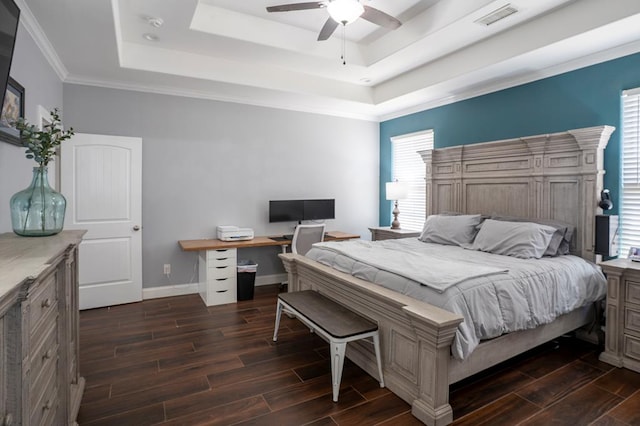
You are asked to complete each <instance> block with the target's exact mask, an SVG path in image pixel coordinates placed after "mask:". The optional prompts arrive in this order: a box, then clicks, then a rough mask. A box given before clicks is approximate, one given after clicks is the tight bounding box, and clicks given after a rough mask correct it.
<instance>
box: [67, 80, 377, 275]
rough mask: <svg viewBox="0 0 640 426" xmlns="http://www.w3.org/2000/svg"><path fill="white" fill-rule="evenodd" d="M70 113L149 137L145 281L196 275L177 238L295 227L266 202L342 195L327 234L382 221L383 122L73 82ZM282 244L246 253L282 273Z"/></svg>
mask: <svg viewBox="0 0 640 426" xmlns="http://www.w3.org/2000/svg"><path fill="white" fill-rule="evenodd" d="M64 118H65V124H66V125H67V126H73V127H74V129H75V130H76V131H77V132H81V133H97V134H108V135H121V136H137V137H142V139H143V142H142V158H143V160H142V162H143V165H142V194H143V195H142V218H143V220H142V221H143V238H142V265H143V270H142V273H143V286H144V287H157V286H163V285H169V284H185V283H189V282H195V281H197V273H195V274H194V270H195V269H194V266H195V264H196V262H197V254H196V253H193V252H192V253H186V252H183V251H181V250H180V248H179V246H178V240H184V239H197V238H212V237H215V227H216V225H238V226H243V227H251V228H253V229H254V231H255V234H256V235H272V234H283V233H292V232H293V225H294V224H292V223H284V224H269V223H268V217H267V213H268V201H269V200H270V199H289V198H335V199H336V219H334V220H328V221H327V229H328V230H342V231H347V232H353V233H358V234H360V235H362V236H363V237H364V238H368V235H369V232H368V230H367V227H368V226H374V225H376V224H377V223H378V209H377V206H378V167H379V163H378V139H379V130H378V124H377V123H373V122H367V121H359V120H351V119H343V118H337V117H329V116H323V115H316V114H309V113H300V112H292V111H285V110H279V109H272V108H264V107H255V106H249V105H242V104H234V103H226V102H217V101H209V100H201V99H191V98H183V97H176V96H166V95H158V94H151V93H142V92H135V91H124V90H116V89H105V88H97V87H89V86H81V85H71V84H65V85H64ZM278 252H279V249H278V248H260V249H243V250H241V251H240V252H239V256H240V257H242V258H250V259H253V260H255V261H257V262H258V263H259V267H258V275H271V274H275V273H281V272H284V271H283V269H282V266H281V264H280V262H279V260H278V259H277V256H276V254H277V253H278ZM165 263H170V264H171V268H172V274H171V280H170V282H169V280H167V278H166V277H165V276H164V275H163V274H162V266H163V264H165Z"/></svg>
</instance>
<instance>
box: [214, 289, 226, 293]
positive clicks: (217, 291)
mask: <svg viewBox="0 0 640 426" xmlns="http://www.w3.org/2000/svg"><path fill="white" fill-rule="evenodd" d="M228 291H229V290H216V293H226V292H228Z"/></svg>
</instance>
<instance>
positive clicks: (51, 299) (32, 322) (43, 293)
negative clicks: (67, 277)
mask: <svg viewBox="0 0 640 426" xmlns="http://www.w3.org/2000/svg"><path fill="white" fill-rule="evenodd" d="M57 301H58V292H57V288H56V274H55V273H54V274H50V275H49V276H48V277H46V278H45V279H44V281H43V282H41V283H40V284H39V285H38V286H37V288H36V289H35V291H34V293H33V295H30V296H29V297H28V299H27V301H26V302H25V303H29V332H30V333H33V332H34V330H35V329H36V327H37V326H38V325H39V322H40V321H41V320H42V318H43V317H44V316H46V315H47V313H49V312H52V311H56V310H57V309H58V308H57V303H56V302H57Z"/></svg>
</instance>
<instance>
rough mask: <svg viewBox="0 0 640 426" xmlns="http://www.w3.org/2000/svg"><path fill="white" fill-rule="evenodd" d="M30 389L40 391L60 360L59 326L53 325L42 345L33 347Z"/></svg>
mask: <svg viewBox="0 0 640 426" xmlns="http://www.w3.org/2000/svg"><path fill="white" fill-rule="evenodd" d="M29 358H30V361H31V362H30V373H29V382H30V383H29V389H30V390H31V392H34V393H38V394H39V393H40V391H42V390H43V388H44V386H45V385H46V380H47V377H48V376H49V374H47V373H48V372H50V371H51V369H54V370H55V368H56V364H57V360H58V326H57V324H54V326H53V327H51V329H50V330H49V332H48V333H46V334H45V338H44V339H42V342H41V344H40V345H37V346H32V347H31V354H30V357H29Z"/></svg>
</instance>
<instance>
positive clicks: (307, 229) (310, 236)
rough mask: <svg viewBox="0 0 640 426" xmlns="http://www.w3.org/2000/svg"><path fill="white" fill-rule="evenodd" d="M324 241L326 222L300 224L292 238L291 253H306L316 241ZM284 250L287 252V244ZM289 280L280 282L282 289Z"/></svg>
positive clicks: (283, 247)
mask: <svg viewBox="0 0 640 426" xmlns="http://www.w3.org/2000/svg"><path fill="white" fill-rule="evenodd" d="M322 241H324V223H323V224H320V225H298V226H296V230H295V232H294V233H293V238H291V253H293V254H301V255H303V256H304V255H305V254H307V252H308V251H309V250H311V246H312V245H313V244H315V243H319V242H322ZM282 252H283V253H286V252H287V249H286V246H282ZM288 283H289V282H288V281H285V282H283V283H281V284H280V289H281V290H284V288H285V287H286V286H287V284H288Z"/></svg>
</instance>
